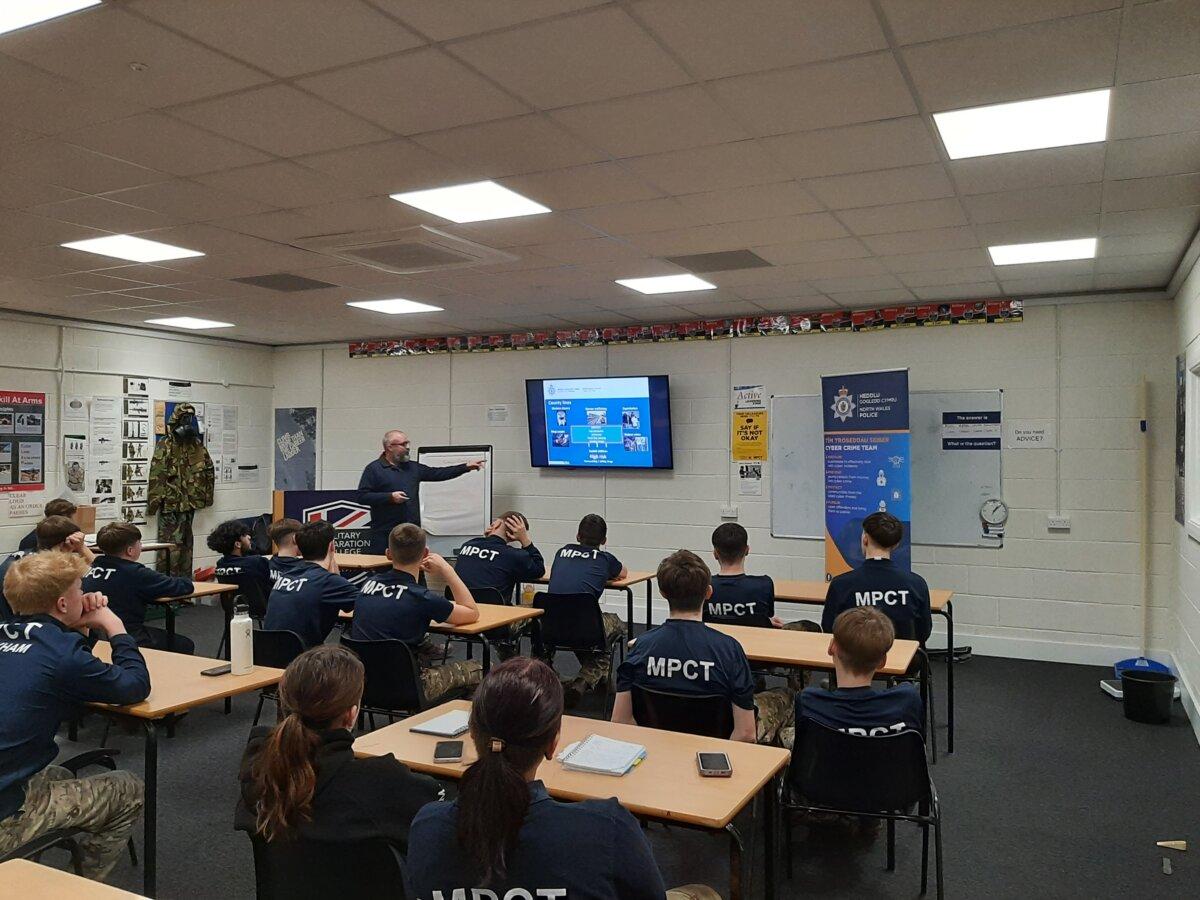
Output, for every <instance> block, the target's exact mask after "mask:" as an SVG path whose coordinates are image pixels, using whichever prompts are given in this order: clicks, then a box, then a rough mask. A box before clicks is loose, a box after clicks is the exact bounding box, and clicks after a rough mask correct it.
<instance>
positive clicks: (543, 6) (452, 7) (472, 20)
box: [375, 0, 604, 41]
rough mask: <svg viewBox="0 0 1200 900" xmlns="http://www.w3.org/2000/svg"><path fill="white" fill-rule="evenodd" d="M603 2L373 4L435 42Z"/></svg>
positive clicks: (417, 0)
mask: <svg viewBox="0 0 1200 900" xmlns="http://www.w3.org/2000/svg"><path fill="white" fill-rule="evenodd" d="M602 2H604V0H487V2H486V3H480V2H479V0H437V2H436V3H430V2H429V0H375V5H376V6H379V7H380V8H382V9H384V10H386V11H387V12H389V13H391V14H392V15H394V16H398V17H399V18H401V19H403V20H404V21H405V22H407V23H408V24H409V25H410V26H412V27H413V28H415V29H417V30H418V31H420V32H422V33H423V34H427V35H428V36H429V37H431V38H432V39H433V40H435V41H448V40H450V39H451V38H457V37H463V36H464V35H468V34H479V33H480V32H483V31H492V30H493V29H496V28H504V27H505V26H508V25H516V24H518V23H521V22H529V21H532V20H534V19H544V18H546V17H547V16H556V15H561V14H563V13H568V12H575V11H577V10H580V9H586V8H587V7H589V6H597V5H598V4H600V3H602Z"/></svg>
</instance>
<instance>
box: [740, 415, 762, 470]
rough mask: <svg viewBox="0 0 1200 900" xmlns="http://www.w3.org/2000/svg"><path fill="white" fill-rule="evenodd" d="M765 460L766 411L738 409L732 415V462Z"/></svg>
mask: <svg viewBox="0 0 1200 900" xmlns="http://www.w3.org/2000/svg"><path fill="white" fill-rule="evenodd" d="M766 458H767V411H766V410H765V409H739V410H735V411H734V413H733V461H734V462H744V461H745V460H750V459H766Z"/></svg>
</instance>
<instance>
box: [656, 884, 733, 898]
mask: <svg viewBox="0 0 1200 900" xmlns="http://www.w3.org/2000/svg"><path fill="white" fill-rule="evenodd" d="M667 900H721V895H720V894H718V893H717V892H716V891H714V890H713V889H712V888H710V887H709V886H708V885H707V884H685V885H683V886H681V887H677V888H671V889H670V890H669V891H667Z"/></svg>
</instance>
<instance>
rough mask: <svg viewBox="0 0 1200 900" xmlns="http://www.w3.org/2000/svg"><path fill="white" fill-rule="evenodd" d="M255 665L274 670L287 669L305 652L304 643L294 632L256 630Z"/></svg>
mask: <svg viewBox="0 0 1200 900" xmlns="http://www.w3.org/2000/svg"><path fill="white" fill-rule="evenodd" d="M252 637H253V639H254V664H255V665H256V666H267V667H268V668H272V669H286V668H287V667H288V665H289V664H291V661H292V660H293V659H295V658H296V657H297V656H299V655H300V654H301V653H303V652H304V641H302V640H300V635H298V634H296V632H294V631H262V630H255V631H254V632H253V634H252Z"/></svg>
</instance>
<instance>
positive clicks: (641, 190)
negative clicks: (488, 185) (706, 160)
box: [501, 162, 662, 209]
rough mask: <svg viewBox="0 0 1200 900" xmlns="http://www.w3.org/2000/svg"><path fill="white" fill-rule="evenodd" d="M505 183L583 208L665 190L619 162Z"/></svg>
mask: <svg viewBox="0 0 1200 900" xmlns="http://www.w3.org/2000/svg"><path fill="white" fill-rule="evenodd" d="M501 183H502V184H503V185H504V186H505V187H507V188H510V189H512V190H514V191H516V192H517V193H518V194H521V195H522V196H524V197H528V198H529V199H531V200H534V201H536V202H538V203H541V204H542V205H543V206H548V207H550V208H551V209H579V208H581V207H585V206H600V205H602V204H605V203H621V202H624V201H626V200H650V199H653V198H654V197H659V196H662V192H661V191H659V190H657V189H655V188H653V187H651V186H649V185H647V184H646V183H645V182H643V181H641V180H639V179H638V178H637V177H636V176H634V175H631V174H630V173H629V171H628V170H627V169H625V168H624V167H623V166H622V165H621V164H619V163H615V162H602V163H592V164H591V165H587V166H575V167H573V168H570V169H556V170H555V171H552V172H537V173H534V174H531V175H516V176H513V177H512V178H504V179H502V181H501Z"/></svg>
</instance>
